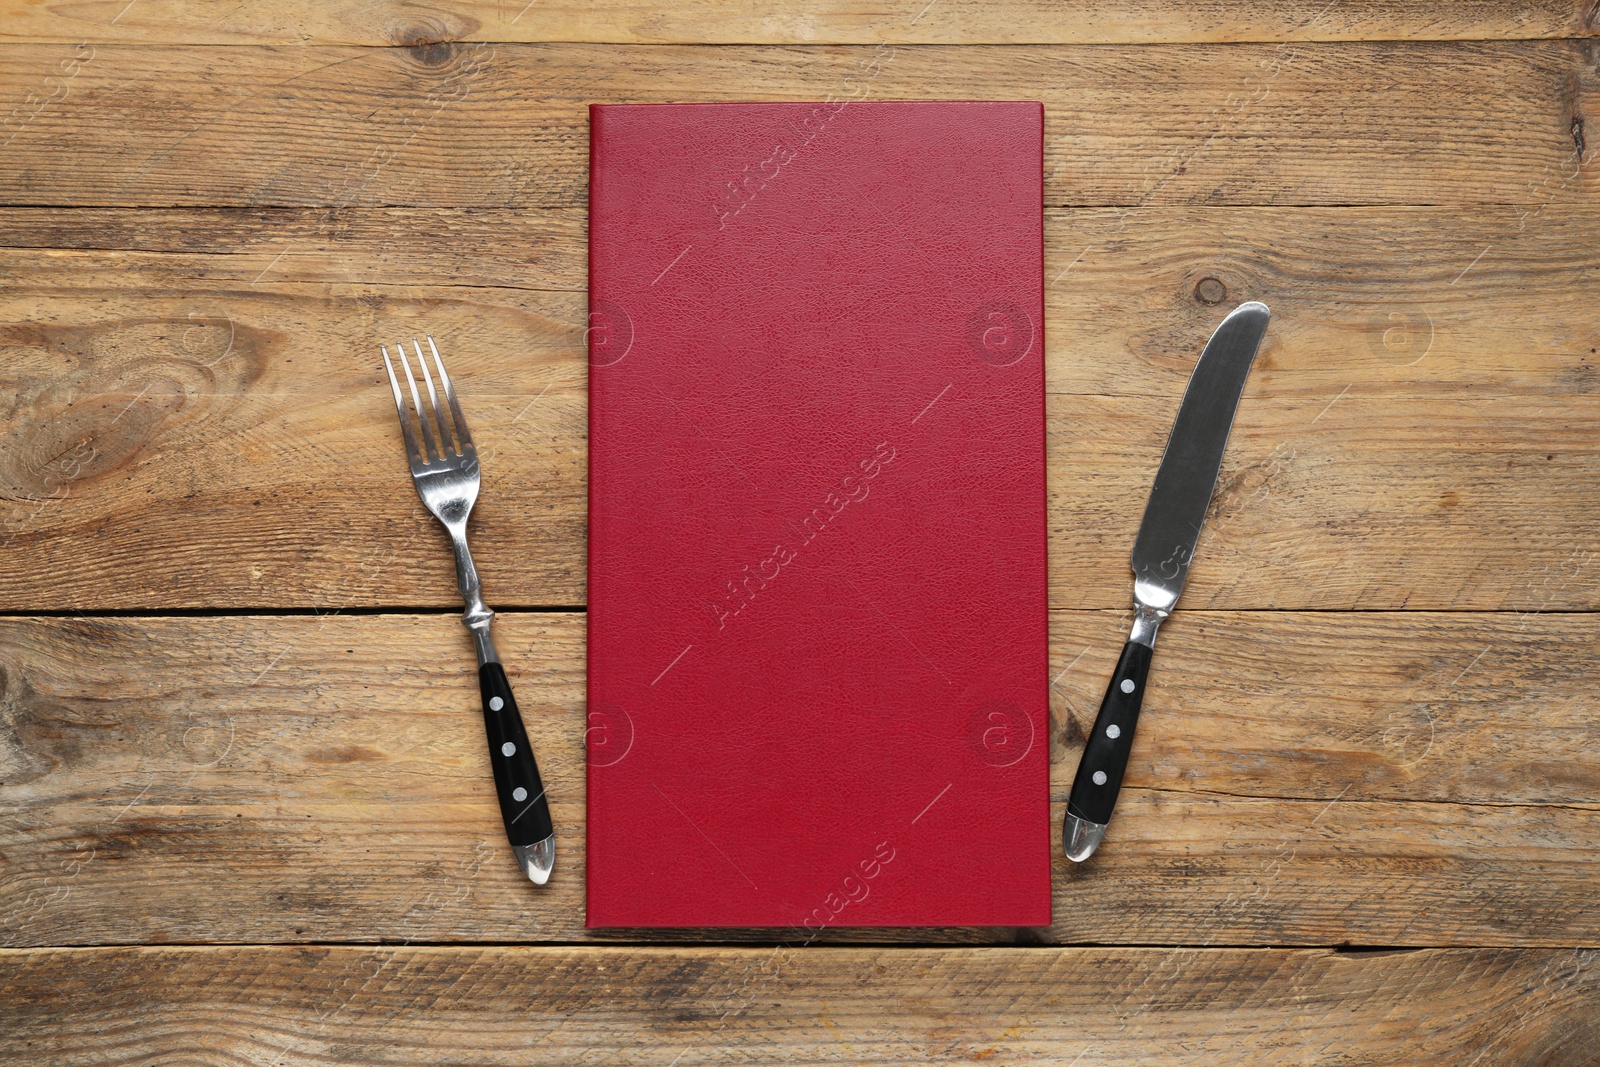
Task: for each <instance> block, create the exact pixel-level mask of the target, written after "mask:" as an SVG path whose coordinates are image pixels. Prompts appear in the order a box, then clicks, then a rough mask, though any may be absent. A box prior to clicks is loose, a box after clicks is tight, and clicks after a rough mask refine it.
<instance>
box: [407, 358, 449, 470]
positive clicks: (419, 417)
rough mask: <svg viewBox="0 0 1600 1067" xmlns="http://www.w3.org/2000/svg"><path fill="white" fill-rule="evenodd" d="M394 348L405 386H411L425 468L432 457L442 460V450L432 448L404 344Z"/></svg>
mask: <svg viewBox="0 0 1600 1067" xmlns="http://www.w3.org/2000/svg"><path fill="white" fill-rule="evenodd" d="M395 347H396V348H398V349H399V350H400V366H402V367H404V368H405V372H406V384H407V385H409V386H411V401H412V403H414V404H415V405H416V406H417V422H418V423H420V424H421V426H422V441H423V444H424V446H425V451H424V453H423V457H422V462H423V465H424V466H426V465H427V464H429V463H432V462H433V457H434V456H435V455H437V456H438V457H439V458H440V459H441V460H443V459H444V449H442V448H435V446H434V443H433V431H432V430H431V429H429V428H428V416H427V413H426V412H424V411H423V410H422V398H421V397H420V396H418V395H417V379H416V378H415V377H414V376H413V375H412V373H411V362H410V361H409V360H408V359H406V345H405V342H404V341H401V342H399V343H398V344H396V345H395Z"/></svg>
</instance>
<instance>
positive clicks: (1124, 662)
mask: <svg viewBox="0 0 1600 1067" xmlns="http://www.w3.org/2000/svg"><path fill="white" fill-rule="evenodd" d="M1271 314H1272V313H1271V312H1270V311H1269V310H1268V309H1267V305H1265V304H1261V303H1257V302H1255V301H1250V302H1249V303H1245V304H1240V305H1239V306H1238V307H1237V308H1235V309H1234V310H1233V311H1232V312H1231V313H1230V314H1229V315H1228V317H1227V318H1225V319H1223V320H1222V323H1221V325H1219V326H1218V327H1217V329H1216V331H1215V332H1214V333H1213V334H1212V335H1211V340H1209V341H1207V342H1206V347H1205V350H1204V351H1202V352H1201V353H1200V360H1199V362H1198V363H1196V364H1195V368H1194V373H1193V374H1192V375H1190V377H1189V386H1188V388H1187V389H1185V390H1184V393H1183V403H1182V404H1181V405H1179V407H1178V417H1177V418H1176V419H1175V420H1173V423H1172V434H1171V436H1170V437H1168V438H1167V450H1166V452H1165V454H1163V455H1162V457H1161V466H1160V467H1159V468H1158V469H1157V470H1156V478H1155V482H1154V484H1152V485H1151V487H1150V499H1149V501H1148V502H1147V503H1146V504H1145V508H1144V521H1143V522H1141V523H1140V525H1139V535H1138V537H1137V538H1135V540H1134V543H1133V559H1132V561H1131V562H1132V567H1133V605H1134V615H1133V629H1132V632H1131V633H1130V634H1129V635H1128V642H1127V644H1125V645H1124V646H1123V648H1122V657H1121V658H1120V659H1119V660H1118V661H1117V669H1116V671H1115V672H1114V673H1113V674H1112V676H1111V683H1110V685H1108V686H1107V687H1106V695H1105V699H1104V700H1102V701H1101V703H1100V712H1099V714H1098V715H1097V716H1096V717H1095V720H1094V732H1093V733H1091V734H1090V735H1089V740H1088V742H1087V743H1086V744H1085V745H1084V749H1083V756H1082V758H1081V759H1080V760H1079V762H1078V773H1077V776H1076V777H1075V778H1074V779H1073V783H1072V793H1071V794H1070V796H1069V798H1068V800H1067V814H1066V819H1065V822H1064V825H1063V826H1062V830H1061V839H1062V844H1063V845H1064V847H1065V849H1066V853H1067V858H1068V859H1071V860H1073V861H1075V862H1079V863H1081V862H1083V861H1084V860H1086V859H1088V858H1089V857H1090V855H1092V854H1093V853H1094V850H1095V849H1096V848H1097V847H1099V845H1100V841H1101V839H1102V838H1103V837H1104V836H1105V833H1106V826H1107V825H1108V824H1109V823H1110V822H1111V812H1112V809H1113V808H1114V807H1115V806H1116V803H1117V794H1118V793H1119V792H1120V791H1121V789H1122V776H1123V772H1124V771H1125V770H1126V769H1127V765H1128V753H1129V752H1130V751H1131V749H1132V746H1133V731H1134V727H1135V726H1136V725H1137V724H1138V721H1139V708H1140V707H1141V706H1142V705H1143V703H1144V690H1145V679H1146V677H1147V676H1148V675H1149V672H1150V658H1151V656H1152V655H1153V653H1154V650H1155V643H1156V631H1157V630H1158V629H1160V627H1161V623H1162V620H1164V619H1166V617H1167V616H1168V615H1169V614H1171V612H1172V609H1173V607H1174V606H1175V605H1176V604H1177V603H1178V596H1179V594H1181V593H1182V592H1183V583H1184V581H1185V580H1186V579H1187V578H1188V577H1189V564H1190V562H1191V561H1192V560H1193V558H1194V549H1195V544H1196V542H1198V541H1199V539H1200V528H1201V526H1202V525H1203V524H1204V523H1205V517H1206V511H1207V510H1208V509H1209V508H1210V507H1211V494H1212V492H1213V491H1214V490H1215V489H1216V486H1217V473H1218V472H1219V471H1220V470H1221V469H1222V455H1223V452H1224V450H1225V449H1226V448H1227V445H1228V432H1229V431H1230V430H1231V429H1232V428H1233V415H1234V412H1235V411H1236V410H1237V409H1238V407H1239V397H1240V396H1241V395H1242V394H1243V393H1244V383H1245V379H1246V378H1248V377H1249V376H1250V366H1251V364H1253V363H1254V362H1255V358H1256V350H1257V349H1258V348H1259V347H1260V346H1261V338H1262V337H1263V336H1264V335H1265V334H1266V332H1267V320H1268V319H1269V318H1270V317H1271Z"/></svg>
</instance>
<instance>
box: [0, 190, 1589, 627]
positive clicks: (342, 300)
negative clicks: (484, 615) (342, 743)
mask: <svg viewBox="0 0 1600 1067" xmlns="http://www.w3.org/2000/svg"><path fill="white" fill-rule="evenodd" d="M1047 232H1048V233H1049V235H1050V236H1049V247H1048V249H1047V261H1048V263H1049V273H1048V274H1047V280H1049V281H1050V282H1051V284H1050V285H1048V287H1047V290H1046V292H1047V298H1048V301H1049V307H1048V315H1049V320H1048V331H1047V342H1048V343H1047V350H1046V352H1047V359H1048V382H1049V388H1050V390H1051V392H1052V394H1054V395H1053V396H1052V399H1051V401H1050V414H1051V421H1050V437H1049V443H1050V448H1051V455H1050V468H1049V469H1050V474H1051V492H1052V512H1051V514H1052V522H1053V524H1054V535H1053V538H1052V543H1051V574H1052V579H1051V580H1052V596H1053V598H1054V602H1055V603H1056V605H1057V606H1059V607H1085V608H1102V607H1104V608H1110V607H1117V608H1120V607H1122V606H1124V605H1125V604H1126V603H1127V596H1128V593H1127V579H1126V575H1125V573H1124V572H1123V570H1122V565H1123V560H1125V559H1126V553H1127V551H1128V546H1129V545H1130V544H1131V543H1132V537H1133V532H1134V529H1135V526H1136V524H1137V521H1138V516H1139V515H1140V513H1141V509H1142V507H1143V500H1144V497H1145V494H1146V492H1147V491H1148V486H1149V479H1150V477H1151V475H1152V472H1153V471H1154V469H1155V466H1156V463H1157V462H1158V460H1159V457H1160V453H1161V448H1162V446H1163V442H1164V439H1165V433H1166V429H1167V427H1168V426H1169V425H1170V421H1171V418H1172V414H1173V411H1174V410H1175V405H1176V402H1177V399H1178V397H1179V396H1180V395H1181V393H1182V390H1183V387H1184V383H1185V382H1186V380H1187V376H1188V374H1189V371H1190V369H1191V367H1192V365H1193V361H1194V358H1195V352H1196V349H1197V347H1198V345H1199V343H1200V341H1201V339H1202V338H1203V337H1204V336H1205V334H1206V332H1207V331H1208V330H1209V329H1210V328H1211V326H1212V324H1214V322H1215V321H1216V319H1217V317H1218V315H1219V314H1220V312H1221V309H1222V308H1223V307H1224V306H1226V305H1225V304H1209V303H1206V302H1204V300H1203V299H1202V297H1205V298H1207V299H1209V298H1215V297H1217V296H1218V295H1219V294H1217V293H1215V292H1213V291H1212V290H1211V289H1210V288H1208V286H1211V285H1212V284H1213V283H1215V285H1216V286H1218V287H1220V288H1221V290H1222V292H1221V294H1220V297H1221V299H1222V300H1224V301H1233V300H1238V299H1243V298H1245V297H1253V298H1260V299H1265V300H1267V301H1268V302H1269V303H1271V304H1272V305H1273V307H1274V308H1276V309H1277V317H1276V319H1275V322H1274V325H1273V328H1272V331H1271V333H1270V334H1269V339H1268V342H1267V346H1266V348H1265V349H1264V351H1263V354H1262V356H1261V358H1260V361H1259V366H1258V368H1257V370H1256V371H1255V373H1254V375H1253V376H1252V378H1251V382H1250V385H1249V388H1248V391H1247V394H1246V400H1245V403H1244V405H1243V407H1242V409H1241V413H1240V417H1239V423H1238V427H1237V429H1236V431H1235V434H1234V438H1233V442H1232V444H1231V445H1230V450H1229V455H1228V460H1227V465H1226V468H1225V471H1224V477H1223V482H1222V488H1221V490H1220V491H1219V497H1218V501H1217V504H1216V507H1215V509H1214V513H1213V522H1212V525H1211V526H1210V527H1209V528H1208V531H1207V534H1206V537H1207V541H1206V545H1205V547H1204V548H1203V549H1202V551H1201V553H1200V556H1199V561H1198V563H1197V567H1196V571H1195V574H1194V577H1193V580H1192V584H1191V586H1190V589H1189V591H1188V592H1187V593H1186V600H1185V603H1186V605H1187V606H1189V607H1213V608H1241V607H1242V608H1252V607H1273V606H1276V607H1309V608H1319V609H1326V608H1363V609H1366V608H1401V607H1405V608H1430V609H1482V608H1488V609H1496V610H1512V611H1529V610H1533V611H1545V610H1574V609H1579V610H1581V609H1588V608H1593V607H1594V606H1595V604H1596V602H1597V601H1596V595H1597V594H1596V588H1597V587H1596V586H1595V583H1594V582H1592V581H1587V580H1580V578H1579V574H1578V573H1576V572H1578V571H1581V570H1583V568H1584V566H1585V563H1584V561H1585V559H1586V558H1587V557H1586V556H1585V553H1586V552H1589V551H1592V549H1593V546H1595V545H1596V544H1597V543H1600V499H1597V497H1596V487H1597V485H1600V478H1597V476H1596V475H1597V471H1596V465H1597V463H1600V455H1597V451H1596V447H1595V444H1596V441H1600V425H1597V419H1600V413H1597V412H1596V409H1595V406H1594V404H1593V403H1592V397H1593V391H1594V389H1595V388H1596V382H1597V376H1596V356H1595V354H1594V350H1593V344H1594V342H1593V338H1594V336H1595V333H1596V332H1597V330H1600V321H1597V314H1600V313H1597V312H1596V311H1595V309H1594V307H1593V304H1592V302H1589V301H1585V300H1583V299H1581V298H1580V297H1579V296H1578V295H1577V294H1578V291H1577V290H1576V289H1574V288H1573V287H1572V286H1571V284H1570V279H1571V278H1572V277H1575V276H1579V275H1581V274H1582V273H1584V272H1586V271H1593V270H1595V269H1596V256H1597V253H1596V252H1595V249H1596V248H1597V247H1600V222H1597V221H1596V219H1595V216H1594V213H1593V212H1591V211H1588V210H1586V209H1583V208H1580V207H1577V206H1574V205H1571V204H1569V203H1567V202H1565V201H1557V202H1552V203H1551V204H1550V205H1549V206H1548V207H1546V208H1544V209H1541V210H1539V211H1538V212H1537V214H1529V213H1527V212H1526V211H1524V210H1523V209H1510V208H1504V209H1493V208H1487V209H1479V210H1477V211H1466V212H1463V211H1460V210H1458V209H1443V208H1440V209H1363V210H1359V211H1350V210H1336V209H1320V210H1308V209H1293V210H1280V209H1199V208H1148V209H1143V210H1140V211H1137V212H1132V213H1124V212H1121V211H1118V210H1115V209H1103V210H1098V211H1079V210H1073V211H1053V212H1052V213H1051V215H1050V218H1049V220H1048V224H1047ZM4 245H9V246H11V248H9V249H5V250H0V282H4V283H7V287H6V291H5V293H4V294H3V295H0V324H4V325H0V351H3V353H4V360H3V361H0V388H3V389H4V390H5V391H6V392H9V393H10V395H11V396H12V398H13V399H12V400H11V402H10V405H9V407H8V411H7V421H8V425H6V426H5V427H4V428H3V429H0V433H3V434H4V438H5V440H6V441H7V447H6V448H5V449H4V450H3V451H0V475H3V478H0V487H3V488H0V494H3V496H4V498H5V499H4V501H3V504H4V509H3V511H0V606H3V607H4V608H6V609H7V610H28V609H33V608H37V607H39V606H40V605H41V604H50V605H52V606H59V607H74V608H79V609H83V610H100V609H124V608H131V609H148V608H172V607H196V608H198V607H222V608H236V607H248V608H256V607H319V608H338V607H368V606H395V605H407V606H409V605H433V606H440V607H446V606H450V605H452V604H454V602H455V590H454V584H453V581H452V578H451V574H450V562H449V557H448V554H447V553H446V552H445V551H444V550H443V541H442V537H443V535H442V533H441V532H440V531H438V530H435V529H433V528H432V524H431V522H430V521H429V520H428V519H427V517H426V515H425V514H424V513H423V512H422V510H421V507H420V505H419V504H418V503H417V502H416V501H415V500H414V499H413V495H412V494H411V493H410V491H409V489H408V488H407V485H406V482H405V477H404V469H403V466H402V464H401V462H400V455H401V453H400V447H399V443H398V435H397V433H396V429H395V427H394V425H393V417H392V415H391V414H390V410H389V407H388V404H389V400H388V396H387V384H386V382H385V381H384V379H383V377H382V375H381V372H380V371H379V370H378V368H377V367H376V366H375V365H374V363H373V361H372V359H371V356H370V353H371V352H372V351H373V346H374V345H375V343H376V342H377V341H378V340H380V339H384V338H385V337H387V338H388V339H389V340H393V339H394V338H393V336H390V335H391V334H393V332H394V331H396V330H398V331H401V332H411V331H416V330H419V329H427V330H432V331H433V332H434V333H436V334H437V335H439V336H440V337H441V338H444V339H447V340H446V345H447V347H446V351H447V352H448V353H450V354H451V356H452V365H453V366H454V367H455V368H456V369H457V372H458V377H460V378H461V380H462V382H463V389H464V392H465V393H466V395H467V397H468V398H469V411H470V412H471V416H472V419H473V425H474V432H475V434H476V435H477V437H478V439H479V440H480V442H482V443H483V444H484V445H485V446H486V453H485V454H486V471H487V473H486V478H487V482H486V490H485V495H484V498H483V500H482V501H481V502H480V504H479V507H478V510H477V515H476V518H475V520H474V522H475V523H476V524H477V525H476V535H475V536H476V539H477V545H478V550H479V554H480V559H481V562H482V564H483V568H484V573H485V575H486V576H487V581H488V582H489V592H490V595H491V597H493V598H494V599H495V601H496V602H497V603H500V604H503V605H561V604H564V605H577V604H581V603H582V602H583V596H584V593H583V566H584V558H583V553H584V530H585V496H584V493H585V460H584V436H585V399H584V395H585V394H584V388H585V382H586V370H585V365H584V357H583V354H582V350H581V349H582V338H583V322H584V295H583V286H584V270H585V268H584V264H585V262H586V258H585V255H584V249H583V223H582V215H581V213H579V212H576V211H555V212H527V213H519V212H506V211H490V212H478V211H447V212H441V213H434V212H430V211H381V212H365V211H356V212H350V213H337V214H334V215H332V216H323V215H322V214H320V213H318V212H316V211H314V210H311V209H304V210H289V211H277V210H251V211H239V212H232V211H192V210H188V209H181V210H169V211H152V212H145V211H123V210H113V211H89V212H77V211H67V212H60V211H52V210H49V209H16V210H11V211H5V212H0V246H4ZM363 352H367V353H369V355H368V356H365V357H364V356H362V355H361V353H363ZM458 353H459V354H458ZM333 486H337V487H338V490H337V491H336V492H335V491H332V490H331V489H330V487H333ZM313 516H314V517H315V518H314V520H313V519H312V517H313ZM328 529H338V530H340V531H341V532H342V534H343V536H342V537H340V538H339V539H336V540H332V541H330V539H329V538H328V537H327V536H326V530H328ZM396 531H401V533H400V534H399V535H398V536H397V534H396ZM402 553H403V555H404V558H405V565H403V566H390V565H388V561H391V560H393V559H394V558H395V557H396V556H399V555H401V554H402Z"/></svg>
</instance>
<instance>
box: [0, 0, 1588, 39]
mask: <svg viewBox="0 0 1600 1067" xmlns="http://www.w3.org/2000/svg"><path fill="white" fill-rule="evenodd" d="M1595 23H1596V16H1595V11H1594V8H1593V6H1592V5H1590V4H1586V3H1584V2H1583V0H1537V2H1532V3H1510V2H1507V0H1454V2H1451V3H1438V2H1437V0H1343V2H1340V3H1330V2H1328V0H1276V2H1274V3H1252V2H1249V0H1211V2H1209V3H1205V4H1194V3H1183V2H1181V0H1095V2H1091V3H1074V4H1054V3H1049V2H1047V0H1009V2H1005V3H998V2H984V0H932V2H929V0H898V2H888V3H878V4H873V5H863V4H860V3H849V2H845V0H822V2H814V3H808V4H805V5H803V6H799V7H797V6H795V5H792V4H784V3H779V2H776V0H761V2H758V3H732V2H729V0H677V2H674V3H671V4H666V3H648V2H644V0H602V2H595V3H586V2H584V0H446V2H435V3H430V4H428V5H427V6H426V7H423V6H420V5H415V4H406V3H400V2H397V0H386V2H378V3H356V2H354V0H342V2H339V3H311V2H306V0H300V2H293V0H287V2H286V0H246V2H244V3H240V4H236V5H233V6H232V7H230V8H228V9H226V10H219V9H216V8H214V7H212V6H209V5H205V4H199V3H195V2H194V0H54V2H45V3H41V2H38V0H5V2H4V3H0V41H64V42H69V43H72V42H78V41H93V42H97V43H98V42H102V41H117V42H140V43H146V44H289V45H298V44H368V45H410V44H418V43H426V42H431V41H446V40H477V41H483V40H487V41H615V42H634V43H641V44H660V43H688V44H694V43H707V44H745V43H774V44H875V43H877V42H878V41H895V42H919V43H925V44H980V43H991V44H1031V43H1089V44H1105V43H1116V42H1140V43H1149V42H1161V41H1209V42H1225V41H1260V40H1267V41H1279V40H1285V41H1337V40H1381V39H1389V38H1402V39H1406V38H1409V39H1420V40H1448V39H1478V38H1529V37H1565V36H1588V35H1592V34H1594V33H1595Z"/></svg>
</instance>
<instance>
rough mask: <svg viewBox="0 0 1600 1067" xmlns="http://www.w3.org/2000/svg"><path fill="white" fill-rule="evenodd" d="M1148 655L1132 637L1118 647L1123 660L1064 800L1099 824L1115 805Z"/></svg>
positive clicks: (1146, 673)
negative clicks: (1069, 790) (1076, 774)
mask: <svg viewBox="0 0 1600 1067" xmlns="http://www.w3.org/2000/svg"><path fill="white" fill-rule="evenodd" d="M1152 653H1153V650H1152V649H1151V648H1150V646H1149V645H1142V644H1138V643H1137V642H1134V641H1129V642H1128V643H1127V644H1126V645H1123V646H1122V658H1121V659H1119V660H1117V670H1116V673H1115V674H1113V675H1112V676H1111V684H1110V685H1108V686H1107V687H1106V695H1105V699H1104V700H1102V701H1101V702H1100V714H1098V715H1096V716H1095V719H1094V732H1093V733H1091V734H1090V735H1089V743H1088V744H1086V745H1084V747H1083V757H1082V759H1080V760H1079V761H1078V776H1077V777H1076V778H1074V779H1073V781H1072V793H1071V795H1070V796H1069V797H1068V798H1067V811H1068V812H1069V813H1071V814H1073V815H1076V816H1077V817H1078V818H1080V819H1087V820H1088V821H1089V822H1093V823H1099V824H1101V825H1102V826H1103V825H1105V824H1106V823H1109V822H1110V821H1111V809H1112V808H1114V807H1115V806H1116V803H1117V793H1118V792H1120V791H1121V789H1122V773H1123V771H1125V770H1127V768H1128V753H1129V751H1130V750H1131V749H1132V748H1133V729H1134V727H1135V726H1137V725H1138V724H1139V708H1140V706H1141V705H1142V704H1143V703H1144V686H1145V679H1146V678H1147V677H1148V676H1149V674H1150V657H1151V655H1152Z"/></svg>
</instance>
